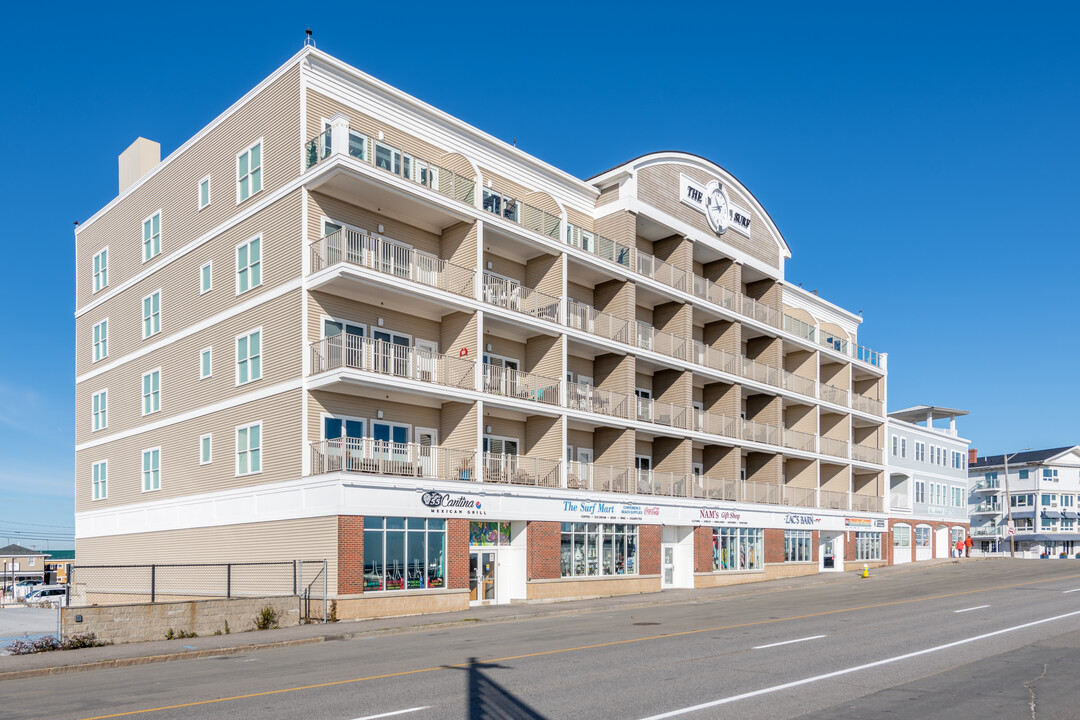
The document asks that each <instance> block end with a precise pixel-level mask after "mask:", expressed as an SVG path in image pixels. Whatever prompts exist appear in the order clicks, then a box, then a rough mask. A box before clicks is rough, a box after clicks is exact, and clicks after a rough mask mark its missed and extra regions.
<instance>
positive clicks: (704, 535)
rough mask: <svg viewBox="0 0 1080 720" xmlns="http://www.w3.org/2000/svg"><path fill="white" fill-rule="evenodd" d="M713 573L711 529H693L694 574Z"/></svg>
mask: <svg viewBox="0 0 1080 720" xmlns="http://www.w3.org/2000/svg"><path fill="white" fill-rule="evenodd" d="M712 571H713V529H712V528H711V527H696V528H694V572H698V573H704V572H712Z"/></svg>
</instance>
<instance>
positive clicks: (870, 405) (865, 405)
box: [851, 393, 884, 415]
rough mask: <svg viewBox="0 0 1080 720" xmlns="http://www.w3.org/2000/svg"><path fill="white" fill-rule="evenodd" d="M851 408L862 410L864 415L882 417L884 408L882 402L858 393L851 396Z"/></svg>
mask: <svg viewBox="0 0 1080 720" xmlns="http://www.w3.org/2000/svg"><path fill="white" fill-rule="evenodd" d="M851 407H853V408H855V409H856V410H861V411H862V412H864V413H870V414H871V415H881V414H882V412H883V409H884V406H883V405H882V404H881V401H880V400H874V399H873V398H868V397H865V396H863V395H860V394H858V393H853V394H852V396H851Z"/></svg>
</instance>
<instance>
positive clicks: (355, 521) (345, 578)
mask: <svg viewBox="0 0 1080 720" xmlns="http://www.w3.org/2000/svg"><path fill="white" fill-rule="evenodd" d="M337 563H338V567H337V594H338V595H356V594H358V593H362V592H364V518H363V516H360V515H338V552H337Z"/></svg>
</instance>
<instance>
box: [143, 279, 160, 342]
mask: <svg viewBox="0 0 1080 720" xmlns="http://www.w3.org/2000/svg"><path fill="white" fill-rule="evenodd" d="M142 315H143V331H142V336H143V340H145V339H146V338H148V337H151V336H153V335H157V334H158V333H159V332H161V291H160V290H157V291H155V292H152V293H150V294H149V295H147V296H146V297H144V298H143V301H142Z"/></svg>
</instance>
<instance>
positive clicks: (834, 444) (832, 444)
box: [819, 437, 848, 458]
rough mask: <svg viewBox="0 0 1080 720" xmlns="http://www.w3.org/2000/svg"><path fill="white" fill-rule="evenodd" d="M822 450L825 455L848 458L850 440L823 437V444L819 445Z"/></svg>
mask: <svg viewBox="0 0 1080 720" xmlns="http://www.w3.org/2000/svg"><path fill="white" fill-rule="evenodd" d="M819 447H820V452H821V453H822V454H823V455H831V456H832V457H838V458H846V457H848V442H847V440H837V439H835V438H830V437H823V438H821V444H820V445H819Z"/></svg>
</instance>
